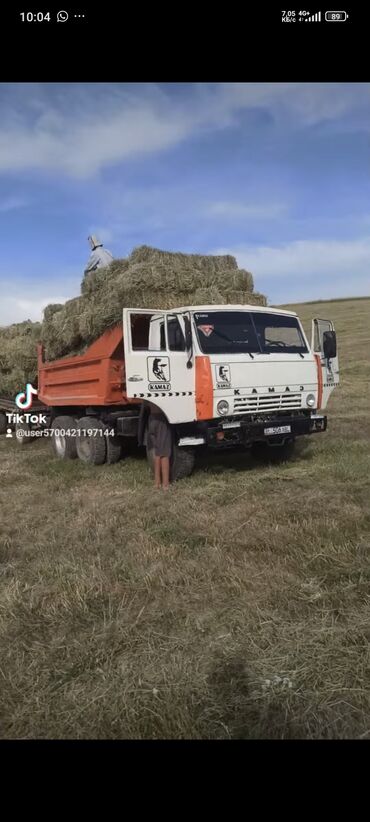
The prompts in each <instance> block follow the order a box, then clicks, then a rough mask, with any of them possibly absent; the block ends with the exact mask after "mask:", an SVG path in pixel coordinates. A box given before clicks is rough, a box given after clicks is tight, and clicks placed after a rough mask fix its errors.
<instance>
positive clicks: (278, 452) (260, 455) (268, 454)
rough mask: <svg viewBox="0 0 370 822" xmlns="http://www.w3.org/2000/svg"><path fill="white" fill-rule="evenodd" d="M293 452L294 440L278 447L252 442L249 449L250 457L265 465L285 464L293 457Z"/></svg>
mask: <svg viewBox="0 0 370 822" xmlns="http://www.w3.org/2000/svg"><path fill="white" fill-rule="evenodd" d="M294 451H295V441H294V440H290V441H289V442H283V443H281V444H279V445H277V444H276V445H269V443H268V442H254V443H253V445H252V448H251V453H252V456H253V457H254V458H255V459H258V460H261V461H262V462H267V463H269V462H270V463H279V462H287V460H290V459H292V457H293V456H294Z"/></svg>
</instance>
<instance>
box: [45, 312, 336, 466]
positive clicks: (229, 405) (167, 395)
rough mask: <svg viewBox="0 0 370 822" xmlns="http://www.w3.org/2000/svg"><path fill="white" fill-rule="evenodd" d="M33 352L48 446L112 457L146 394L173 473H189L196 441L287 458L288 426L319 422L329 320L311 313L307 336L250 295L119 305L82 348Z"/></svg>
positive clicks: (288, 317)
mask: <svg viewBox="0 0 370 822" xmlns="http://www.w3.org/2000/svg"><path fill="white" fill-rule="evenodd" d="M38 363H39V364H38V401H39V402H41V403H42V404H43V406H45V407H46V408H47V413H48V419H47V425H48V428H46V430H45V435H46V436H50V440H51V444H52V447H53V449H54V452H55V454H56V456H57V457H59V458H61V459H74V458H76V457H78V458H80V459H81V460H83V461H85V462H89V463H93V464H102V463H104V462H108V463H112V462H115V461H117V460H118V459H120V457H121V456H122V454H124V451H125V444H127V443H128V440H129V439H130V440H131V441H132V442H138V432H139V420H140V419H141V420H143V416H142V415H141V413H140V411H141V408H142V405H143V401H145V400H149V401H150V402H151V403H152V404H154V405H155V406H157V408H158V409H160V410H161V411H162V412H163V413H164V415H165V416H166V419H167V421H168V425H169V426H170V428H171V432H172V440H173V450H172V458H171V472H172V479H179V478H181V477H184V476H186V475H188V474H190V473H191V471H192V469H193V466H194V460H195V456H196V452H197V450H199V449H202V450H204V449H205V448H212V449H219V450H221V449H225V448H230V447H233V448H235V447H237V448H240V449H251V450H252V451H253V452H254V453H255V454H259V455H261V456H267V457H268V458H269V459H270V458H271V459H277V460H280V459H286V458H288V457H289V456H290V455H291V453H292V451H293V449H294V443H295V441H296V440H297V438H298V437H301V436H305V435H309V434H317V433H320V432H324V431H325V430H326V427H327V417H326V414H325V409H326V406H327V403H328V400H329V397H330V395H331V393H332V391H333V390H334V389H335V388H336V386H337V385H338V383H339V366H338V355H337V343H336V334H335V330H334V327H333V324H332V322H331V321H330V320H324V319H315V320H313V322H312V340H311V344H310V343H309V342H308V340H307V338H306V335H305V333H304V330H303V327H302V325H301V322H300V320H299V318H298V317H297V315H296V314H295V313H294V312H293V311H285V310H281V309H277V308H272V307H268V308H266V307H259V306H253V305H204V306H186V307H180V308H176V309H172V310H170V311H168V310H161V309H151V310H149V309H139V308H126V309H124V310H123V315H122V323H120V324H119V325H116V326H114V327H113V328H109V329H107V330H106V331H105V332H104V333H103V334H102V335H101V336H100V337H99V339H97V340H96V341H95V342H93V343H92V344H91V345H90V346H89V347H88V348H87V350H86V351H85V353H84V354H82V355H79V356H72V357H67V358H63V359H59V360H56V361H53V362H45V361H44V351H43V348H42V346H41V345H40V346H39V347H38ZM139 439H140V438H139ZM143 441H144V443H145V441H146V437H145V431H144V439H143ZM147 455H148V459H149V462H151V461H152V456H153V455H152V453H151V450H150V448H149V446H147Z"/></svg>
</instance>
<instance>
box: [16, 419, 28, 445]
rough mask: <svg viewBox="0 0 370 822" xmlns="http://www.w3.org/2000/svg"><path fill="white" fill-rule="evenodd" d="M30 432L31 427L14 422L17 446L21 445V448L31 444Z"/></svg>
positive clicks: (26, 423)
mask: <svg viewBox="0 0 370 822" xmlns="http://www.w3.org/2000/svg"><path fill="white" fill-rule="evenodd" d="M30 431H31V426H30V424H29V423H28V422H16V424H15V436H16V438H17V444H18V445H21V446H22V448H24V446H25V445H28V443H30V442H31V437H30Z"/></svg>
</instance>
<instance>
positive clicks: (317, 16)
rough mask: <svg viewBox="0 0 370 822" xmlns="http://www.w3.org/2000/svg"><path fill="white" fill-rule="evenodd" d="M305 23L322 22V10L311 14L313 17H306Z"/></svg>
mask: <svg viewBox="0 0 370 822" xmlns="http://www.w3.org/2000/svg"><path fill="white" fill-rule="evenodd" d="M305 23H321V11H318V12H317V13H316V14H311V17H305Z"/></svg>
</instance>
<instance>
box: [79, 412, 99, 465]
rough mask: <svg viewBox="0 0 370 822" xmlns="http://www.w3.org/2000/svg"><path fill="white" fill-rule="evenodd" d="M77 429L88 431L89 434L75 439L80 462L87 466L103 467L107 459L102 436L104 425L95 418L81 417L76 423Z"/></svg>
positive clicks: (80, 435)
mask: <svg viewBox="0 0 370 822" xmlns="http://www.w3.org/2000/svg"><path fill="white" fill-rule="evenodd" d="M77 427H78V428H80V429H84V430H85V431H88V430H90V429H91V431H92V433H91V434H87V433H86V434H79V435H78V436H77V437H76V448H77V456H78V457H79V459H80V460H82V462H87V463H88V464H89V465H103V462H105V460H106V457H107V444H106V437H105V436H104V434H100V433H99V432H100V431H104V429H105V425H103V423H102V422H101V421H100V420H98V419H97V418H96V417H82V418H81V419H80V420H78V422H77Z"/></svg>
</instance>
